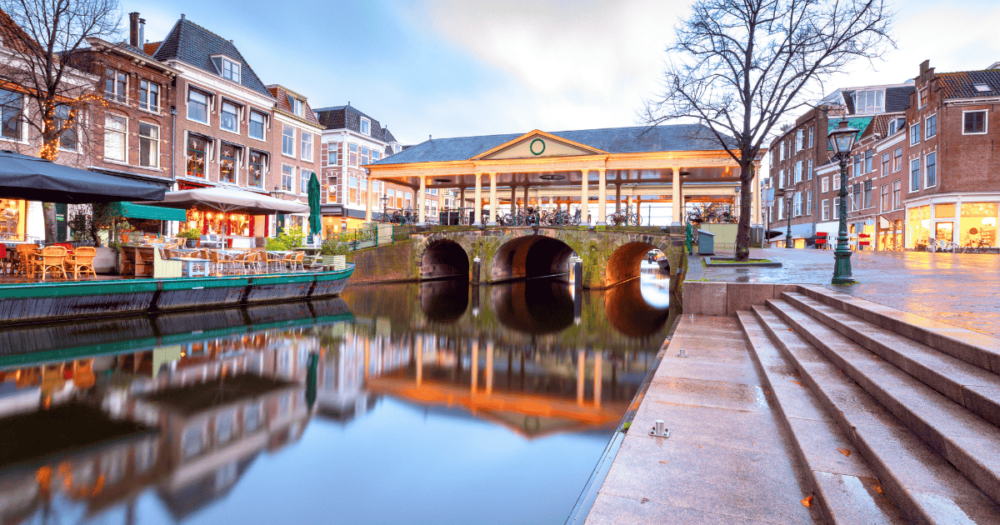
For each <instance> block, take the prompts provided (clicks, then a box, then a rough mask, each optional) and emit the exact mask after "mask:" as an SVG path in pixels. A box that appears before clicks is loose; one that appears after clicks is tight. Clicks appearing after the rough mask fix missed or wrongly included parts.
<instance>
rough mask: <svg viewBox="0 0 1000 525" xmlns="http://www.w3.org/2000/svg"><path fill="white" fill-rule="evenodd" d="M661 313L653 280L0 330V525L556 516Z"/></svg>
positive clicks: (590, 462)
mask: <svg viewBox="0 0 1000 525" xmlns="http://www.w3.org/2000/svg"><path fill="white" fill-rule="evenodd" d="M669 305H670V301H669V294H668V291H667V279H666V277H665V276H663V275H661V274H658V273H656V272H655V271H653V272H650V273H644V274H643V278H642V279H641V280H636V281H632V282H631V283H628V284H626V285H622V286H619V287H616V288H614V289H612V290H609V291H606V292H590V291H583V292H576V291H574V290H573V289H572V288H571V286H570V285H569V284H567V283H565V282H563V281H559V280H551V279H540V280H531V281H525V282H517V283H512V284H506V285H495V286H488V287H487V286H484V287H479V288H471V287H469V286H468V284H467V283H465V282H457V281H437V282H430V283H422V284H396V285H380V286H363V287H355V288H349V289H348V290H347V291H345V293H344V294H343V296H342V297H339V298H335V299H330V300H326V301H318V302H309V303H287V304H279V305H268V306H257V307H252V308H244V309H231V310H213V311H205V312H187V313H177V314H169V315H162V316H157V317H147V316H142V317H123V318H116V319H106V320H97V321H88V322H79V323H64V324H53V325H33V326H25V327H15V328H7V329H4V330H0V523H5V524H6V523H91V522H93V523H123V524H132V523H142V524H146V523H178V522H182V523H206V524H207V523H211V524H218V523H433V524H445V523H516V524H526V523H555V524H558V523H563V522H564V521H565V520H566V519H567V516H568V515H569V513H570V511H571V509H573V507H574V505H575V504H576V503H577V500H578V498H579V497H580V493H581V490H582V489H583V488H584V486H585V485H586V483H587V481H588V479H589V478H590V476H591V474H592V472H593V470H594V468H595V466H596V464H597V463H598V460H599V459H600V458H601V455H602V454H603V453H604V450H605V448H606V446H607V445H608V443H609V441H610V440H611V437H612V436H613V435H614V432H616V429H617V427H618V424H619V421H620V420H621V418H622V416H623V414H624V413H625V412H626V410H627V408H628V406H629V403H630V401H631V400H632V398H633V396H634V395H635V394H636V392H637V390H638V389H639V386H640V384H641V383H642V381H643V378H644V377H645V375H646V373H647V371H648V370H649V367H650V366H651V364H652V363H653V362H654V358H655V356H656V353H657V351H658V350H659V348H660V345H661V343H662V341H663V339H664V338H665V336H666V332H667V329H668V326H669V322H668V319H669V320H670V321H672V319H673V316H675V315H676V313H673V314H672V312H671V310H670V308H669Z"/></svg>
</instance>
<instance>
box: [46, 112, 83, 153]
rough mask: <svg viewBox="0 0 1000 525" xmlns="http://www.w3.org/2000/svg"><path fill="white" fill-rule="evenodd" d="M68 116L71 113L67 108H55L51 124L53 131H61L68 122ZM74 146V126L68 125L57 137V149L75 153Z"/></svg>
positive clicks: (75, 140)
mask: <svg viewBox="0 0 1000 525" xmlns="http://www.w3.org/2000/svg"><path fill="white" fill-rule="evenodd" d="M70 114H71V112H70V109H69V106H66V105H59V106H56V112H55V116H54V118H53V122H52V124H53V126H55V129H57V130H58V129H62V128H63V126H65V125H66V122H67V121H69V120H70ZM76 146H77V139H76V126H75V125H74V124H70V125H69V126H68V127H67V128H66V129H63V131H62V133H61V134H60V135H59V147H60V148H62V149H65V150H70V151H76Z"/></svg>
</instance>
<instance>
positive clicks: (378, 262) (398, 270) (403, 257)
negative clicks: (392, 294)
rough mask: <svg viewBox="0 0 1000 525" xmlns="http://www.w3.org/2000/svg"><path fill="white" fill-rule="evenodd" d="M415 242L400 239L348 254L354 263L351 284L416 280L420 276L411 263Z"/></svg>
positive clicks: (350, 260) (348, 258)
mask: <svg viewBox="0 0 1000 525" xmlns="http://www.w3.org/2000/svg"><path fill="white" fill-rule="evenodd" d="M412 246H413V243H411V242H409V241H400V242H394V243H392V244H388V245H385V246H379V247H376V248H368V249H365V250H359V251H356V252H350V253H348V254H347V257H346V258H347V262H351V263H354V264H355V265H356V266H355V267H354V275H352V276H351V280H350V281H349V283H350V284H352V285H354V284H372V283H378V282H391V281H416V280H417V278H418V277H419V276H418V274H417V273H416V268H415V267H414V265H413V264H412V263H411V258H412V256H411V250H412Z"/></svg>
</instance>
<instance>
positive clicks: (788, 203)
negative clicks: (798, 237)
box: [774, 188, 795, 249]
mask: <svg viewBox="0 0 1000 525" xmlns="http://www.w3.org/2000/svg"><path fill="white" fill-rule="evenodd" d="M793 195H795V190H794V189H792V188H788V189H781V188H778V189H776V190H774V196H775V197H776V198H778V199H784V200H785V218H786V219H788V231H787V232H785V249H791V248H794V247H795V245H794V243H792V196H793ZM778 218H779V219H780V218H781V217H778Z"/></svg>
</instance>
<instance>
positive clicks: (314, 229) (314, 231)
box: [309, 172, 323, 235]
mask: <svg viewBox="0 0 1000 525" xmlns="http://www.w3.org/2000/svg"><path fill="white" fill-rule="evenodd" d="M319 194H320V189H319V179H317V178H316V172H313V174H312V175H311V176H310V177H309V234H310V235H319V234H320V232H321V231H322V230H323V219H322V218H321V216H320V210H319Z"/></svg>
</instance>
